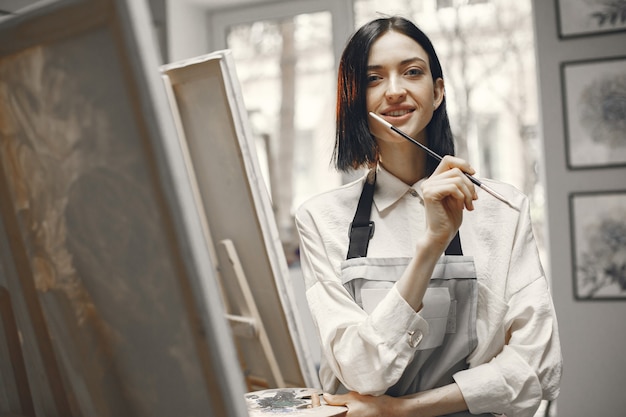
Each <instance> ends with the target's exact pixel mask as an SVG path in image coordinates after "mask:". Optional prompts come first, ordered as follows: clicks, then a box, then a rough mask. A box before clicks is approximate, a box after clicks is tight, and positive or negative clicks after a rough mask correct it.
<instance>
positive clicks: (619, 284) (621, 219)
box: [569, 190, 626, 300]
mask: <svg viewBox="0 0 626 417" xmlns="http://www.w3.org/2000/svg"><path fill="white" fill-rule="evenodd" d="M569 210H570V220H571V232H572V272H573V286H574V297H575V299H577V300H626V190H619V191H598V192H575V193H571V194H570V195H569Z"/></svg>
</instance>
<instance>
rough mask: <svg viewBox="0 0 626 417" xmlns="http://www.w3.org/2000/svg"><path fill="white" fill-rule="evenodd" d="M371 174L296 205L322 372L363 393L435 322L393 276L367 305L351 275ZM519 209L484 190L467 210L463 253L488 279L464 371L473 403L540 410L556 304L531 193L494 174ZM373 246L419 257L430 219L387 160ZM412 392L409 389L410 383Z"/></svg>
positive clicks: (501, 409) (330, 382) (375, 252)
mask: <svg viewBox="0 0 626 417" xmlns="http://www.w3.org/2000/svg"><path fill="white" fill-rule="evenodd" d="M363 183H364V177H363V178H361V179H360V180H357V181H355V182H352V183H350V184H347V185H344V186H342V187H340V188H338V189H335V190H332V191H328V192H325V193H323V194H320V195H318V196H316V197H313V198H312V199H310V200H308V201H307V202H305V203H304V204H303V205H302V206H301V207H300V208H299V209H298V211H297V213H296V225H297V228H298V231H299V234H300V240H301V248H300V253H301V263H302V271H303V274H304V278H305V284H306V295H307V300H308V303H309V307H310V310H311V313H312V317H313V321H314V323H315V325H316V328H317V330H318V336H319V338H320V342H321V348H322V364H321V369H320V379H321V382H322V386H323V388H324V390H326V391H327V392H334V391H335V390H336V389H337V387H338V381H341V383H342V384H343V385H344V386H345V387H346V388H348V389H350V390H353V391H357V392H360V393H362V394H372V395H379V394H383V393H384V392H385V391H386V390H387V389H388V388H389V387H391V386H392V385H393V384H394V383H395V382H396V381H397V380H398V379H399V378H400V376H401V375H402V373H403V372H404V369H405V368H406V367H407V365H408V363H409V362H410V361H411V359H412V358H413V355H414V353H415V346H414V343H409V339H408V338H407V335H408V334H409V333H411V332H413V334H414V335H419V334H424V335H426V334H428V323H427V322H426V320H424V319H423V318H422V317H421V316H420V313H416V312H415V311H414V310H413V309H412V308H411V307H410V306H409V304H408V303H407V302H406V301H405V300H404V299H403V298H402V297H401V296H400V294H399V293H398V291H397V290H395V286H394V287H393V288H392V289H391V291H389V293H388V294H387V295H386V296H385V297H384V298H383V300H382V301H381V302H380V303H379V304H378V306H377V307H376V309H374V311H373V312H372V313H371V314H370V315H368V314H366V313H365V312H364V311H363V310H362V309H361V308H360V307H359V306H358V305H357V304H356V303H355V302H354V301H353V300H352V298H351V296H350V295H349V294H348V292H347V291H346V289H345V288H344V287H343V286H342V283H341V263H342V262H343V261H344V260H345V259H346V254H347V250H348V243H349V225H350V222H351V221H352V219H353V217H354V213H355V210H356V206H357V202H358V199H359V196H360V194H361V190H362V188H363ZM485 183H486V184H488V185H489V186H491V187H493V188H494V189H495V190H497V191H498V192H500V193H501V194H503V195H504V196H505V197H506V198H507V199H508V200H509V201H511V202H512V203H513V204H514V205H515V206H516V207H518V208H519V209H520V211H519V212H518V211H516V210H514V209H512V208H510V207H508V206H507V205H506V204H503V203H502V202H500V201H498V200H496V199H495V198H493V197H492V196H490V195H488V194H486V193H484V192H482V191H480V190H478V191H477V192H478V193H479V199H478V200H477V201H475V202H474V206H475V210H474V211H471V212H468V211H466V212H464V220H463V224H462V226H461V228H460V232H459V233H460V236H461V245H462V248H463V254H464V255H466V256H473V257H474V262H475V268H476V274H477V279H478V307H477V319H476V320H477V322H476V329H477V337H478V346H477V347H476V349H475V350H474V351H473V352H472V353H471V354H470V356H469V357H468V362H469V369H467V370H464V371H461V372H458V373H456V374H455V375H454V380H455V382H456V383H457V385H458V386H459V388H460V390H461V392H462V394H463V397H464V399H465V401H466V402H467V404H468V407H469V410H470V412H472V413H474V414H480V413H488V412H493V413H504V414H506V415H507V416H508V417H513V416H532V415H533V413H534V411H535V410H536V408H537V407H538V406H539V402H540V400H541V399H554V398H555V397H556V396H557V395H558V387H559V383H560V377H561V360H562V359H561V350H560V343H559V337H558V330H557V321H556V315H555V312H554V307H553V304H552V299H551V296H550V293H549V289H548V284H547V281H546V278H545V275H544V272H543V269H542V267H541V264H540V260H539V255H538V252H537V248H536V245H535V241H534V238H533V234H532V229H531V222H530V214H529V204H528V200H527V198H526V197H525V196H524V195H523V194H521V193H520V192H519V191H517V190H516V189H515V188H513V187H511V186H509V185H506V184H501V183H497V182H494V181H489V180H487V181H485ZM371 220H373V221H374V222H375V233H374V236H373V238H372V239H371V240H370V242H369V249H368V255H367V256H368V257H371V258H388V257H394V258H395V257H412V256H413V254H414V251H415V247H416V243H417V241H418V239H420V237H421V236H422V235H423V233H424V230H425V219H424V203H423V199H422V196H421V188H420V186H419V183H417V184H414V185H413V186H409V185H407V184H405V183H404V182H402V181H401V180H399V179H398V178H396V177H394V176H393V175H391V174H390V173H389V172H387V171H386V170H384V169H383V168H382V167H380V166H379V167H378V169H377V179H376V190H375V192H374V204H373V205H372V213H371ZM407 394H410V393H407Z"/></svg>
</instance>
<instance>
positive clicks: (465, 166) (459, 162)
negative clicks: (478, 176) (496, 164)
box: [433, 155, 476, 175]
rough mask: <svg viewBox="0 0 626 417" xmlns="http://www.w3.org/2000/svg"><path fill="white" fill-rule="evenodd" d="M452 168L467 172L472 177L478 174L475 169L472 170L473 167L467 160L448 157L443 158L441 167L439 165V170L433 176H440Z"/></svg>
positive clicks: (440, 163)
mask: <svg viewBox="0 0 626 417" xmlns="http://www.w3.org/2000/svg"><path fill="white" fill-rule="evenodd" d="M452 168H458V169H460V170H461V171H463V172H467V173H468V174H470V175H474V174H475V173H476V170H474V168H472V166H471V165H470V164H469V162H467V161H466V160H464V159H461V158H457V157H456V156H451V155H446V156H444V157H443V159H442V160H441V162H439V165H437V168H436V169H435V172H433V175H435V174H440V173H442V172H445V171H448V170H450V169H452Z"/></svg>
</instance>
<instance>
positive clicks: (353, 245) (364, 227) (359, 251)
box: [346, 170, 463, 259]
mask: <svg viewBox="0 0 626 417" xmlns="http://www.w3.org/2000/svg"><path fill="white" fill-rule="evenodd" d="M375 187H376V171H375V170H371V171H370V172H369V173H368V175H367V178H366V179H365V184H364V185H363V190H362V191H361V197H359V203H358V205H357V207H356V212H355V213H354V219H353V220H352V223H351V224H350V244H349V245H348V256H347V257H346V259H352V258H364V257H366V256H367V247H368V245H369V241H370V239H371V238H372V236H374V222H373V221H370V215H371V213H372V201H373V200H374V188H375ZM446 255H447V256H452V255H458V256H461V255H463V250H462V249H461V238H460V237H459V232H458V231H457V232H456V234H455V235H454V238H452V241H451V242H450V244H449V245H448V247H447V248H446Z"/></svg>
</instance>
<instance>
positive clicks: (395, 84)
mask: <svg viewBox="0 0 626 417" xmlns="http://www.w3.org/2000/svg"><path fill="white" fill-rule="evenodd" d="M385 96H386V97H387V100H391V101H394V100H398V99H400V98H404V96H406V89H405V88H404V86H403V85H402V80H400V79H398V78H397V77H390V78H389V83H388V85H387V91H386V93H385Z"/></svg>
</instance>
